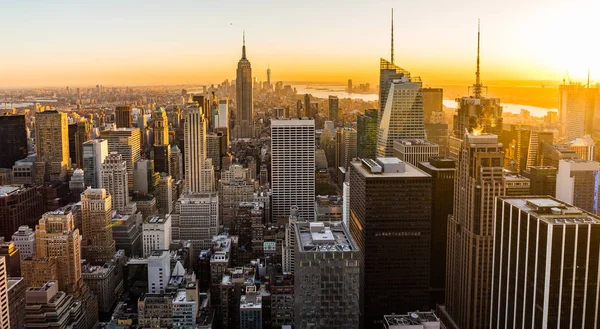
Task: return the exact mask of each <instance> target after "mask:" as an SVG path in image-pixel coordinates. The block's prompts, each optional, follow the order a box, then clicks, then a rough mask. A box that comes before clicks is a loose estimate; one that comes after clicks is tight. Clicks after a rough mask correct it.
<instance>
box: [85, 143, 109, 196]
mask: <svg viewBox="0 0 600 329" xmlns="http://www.w3.org/2000/svg"><path fill="white" fill-rule="evenodd" d="M82 147H83V160H82V161H83V164H82V167H81V168H82V169H83V173H84V180H85V186H86V187H88V186H89V187H91V188H100V187H101V185H102V175H101V170H102V163H103V162H104V159H106V157H107V156H108V141H107V140H105V139H92V140H89V141H86V142H84V143H83V145H82Z"/></svg>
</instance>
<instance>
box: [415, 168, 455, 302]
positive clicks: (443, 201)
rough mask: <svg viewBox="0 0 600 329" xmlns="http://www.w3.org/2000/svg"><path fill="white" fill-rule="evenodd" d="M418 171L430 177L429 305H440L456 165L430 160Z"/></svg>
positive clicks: (444, 277)
mask: <svg viewBox="0 0 600 329" xmlns="http://www.w3.org/2000/svg"><path fill="white" fill-rule="evenodd" d="M418 166H419V169H421V170H423V171H424V172H426V173H427V174H429V175H430V176H431V205H432V206H431V252H430V263H431V267H430V269H431V270H430V281H429V291H430V298H429V306H430V307H431V308H434V307H435V306H436V305H437V304H443V303H444V300H445V291H446V288H445V287H446V246H447V241H448V216H449V215H452V210H453V207H454V200H453V198H452V196H453V195H454V179H455V177H454V176H455V173H456V163H455V162H454V160H452V159H449V158H443V157H431V158H429V160H428V161H427V162H421V163H419V165H418Z"/></svg>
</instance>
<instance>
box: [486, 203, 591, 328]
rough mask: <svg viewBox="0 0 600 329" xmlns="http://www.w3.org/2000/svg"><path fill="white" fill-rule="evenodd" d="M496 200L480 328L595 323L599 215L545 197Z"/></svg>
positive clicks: (588, 326)
mask: <svg viewBox="0 0 600 329" xmlns="http://www.w3.org/2000/svg"><path fill="white" fill-rule="evenodd" d="M495 203H496V207H495V209H496V211H495V221H494V223H495V228H494V245H493V251H494V253H493V267H492V272H491V278H492V286H491V288H492V289H491V303H492V304H491V318H490V321H489V322H488V323H487V324H486V325H485V328H571V327H572V328H593V327H595V326H597V325H598V316H599V315H598V311H597V310H598V309H599V307H600V299H599V295H600V293H599V292H598V283H597V282H598V280H599V279H598V278H600V273H599V272H600V271H599V269H598V264H599V263H600V218H598V217H597V216H595V215H592V214H589V213H587V212H586V211H585V210H583V209H579V208H577V207H573V206H572V205H570V204H567V203H564V202H561V201H559V200H557V199H554V198H551V197H546V196H541V197H508V196H507V197H500V198H498V199H497V200H496V201H495Z"/></svg>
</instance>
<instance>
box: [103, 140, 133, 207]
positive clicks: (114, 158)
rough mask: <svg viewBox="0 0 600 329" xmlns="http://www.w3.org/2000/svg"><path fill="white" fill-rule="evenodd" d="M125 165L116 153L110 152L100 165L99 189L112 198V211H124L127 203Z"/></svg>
mask: <svg viewBox="0 0 600 329" xmlns="http://www.w3.org/2000/svg"><path fill="white" fill-rule="evenodd" d="M127 182H128V174H127V163H126V161H125V160H123V157H122V156H121V155H120V154H119V153H117V152H110V154H109V155H108V156H107V157H106V159H104V163H103V164H102V174H101V182H100V187H101V188H103V189H105V190H106V192H108V193H109V194H110V195H111V197H112V209H114V210H117V211H123V210H125V207H126V206H127V204H128V203H129V193H128V191H127Z"/></svg>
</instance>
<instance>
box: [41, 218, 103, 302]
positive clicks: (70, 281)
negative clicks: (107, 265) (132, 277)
mask: <svg viewBox="0 0 600 329" xmlns="http://www.w3.org/2000/svg"><path fill="white" fill-rule="evenodd" d="M111 238H112V237H111ZM80 239H81V236H80V235H79V230H78V229H76V228H75V223H74V221H73V214H72V213H71V212H65V211H63V210H57V211H51V212H47V213H45V214H44V215H43V216H42V218H41V219H40V221H39V224H38V225H36V227H35V249H36V252H35V256H36V258H41V259H48V258H54V259H56V264H57V269H58V286H59V289H60V290H61V291H64V292H67V293H70V294H72V293H75V292H76V291H77V290H78V289H79V287H80V284H81V242H80Z"/></svg>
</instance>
